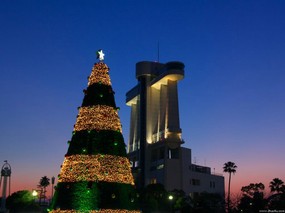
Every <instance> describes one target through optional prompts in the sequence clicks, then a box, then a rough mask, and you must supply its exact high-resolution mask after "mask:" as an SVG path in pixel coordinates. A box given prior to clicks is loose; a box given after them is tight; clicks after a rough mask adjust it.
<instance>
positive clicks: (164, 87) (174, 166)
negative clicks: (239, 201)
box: [126, 61, 224, 195]
mask: <svg viewBox="0 0 285 213" xmlns="http://www.w3.org/2000/svg"><path fill="white" fill-rule="evenodd" d="M136 78H137V80H138V84H137V85H136V86H135V87H133V88H132V89H131V90H130V91H128V92H127V94H126V104H127V105H128V106H130V107H131V121H130V135H129V143H128V156H129V159H130V161H131V164H132V173H133V175H134V178H135V182H136V185H137V186H138V187H141V188H142V187H144V186H146V185H148V184H152V183H161V184H163V185H164V187H165V189H166V190H169V191H171V190H173V189H179V190H180V189H181V190H183V191H184V192H186V193H187V194H190V195H194V194H195V193H200V192H203V191H206V192H209V193H220V194H221V195H223V194H224V178H223V176H221V175H217V174H215V175H213V174H212V173H211V168H209V167H206V166H200V165H196V164H192V162H191V149H189V148H185V147H182V144H183V143H184V141H183V140H182V130H181V128H180V121H179V107H178V89H177V86H178V82H179V81H180V80H182V79H183V78H184V64H183V63H181V62H168V63H165V64H162V63H157V62H147V61H142V62H138V63H137V64H136Z"/></svg>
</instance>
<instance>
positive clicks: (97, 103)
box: [50, 50, 140, 213]
mask: <svg viewBox="0 0 285 213" xmlns="http://www.w3.org/2000/svg"><path fill="white" fill-rule="evenodd" d="M97 54H98V55H97V58H98V59H99V60H100V61H99V62H98V63H95V64H94V66H93V68H92V72H91V74H90V76H89V77H88V87H87V89H85V90H84V95H85V96H84V99H83V103H82V106H81V107H79V108H78V115H77V118H76V122H75V125H74V129H73V136H72V139H71V140H70V141H69V142H68V144H69V148H68V152H67V153H68V154H66V155H65V158H64V161H63V164H62V165H61V169H60V174H59V175H58V184H57V187H56V192H55V195H54V199H53V201H52V205H51V209H52V210H51V211H50V213H139V212H140V211H138V210H137V207H136V201H135V200H136V192H135V191H134V179H133V176H132V173H131V165H130V162H129V160H128V158H127V155H126V150H125V143H124V141H123V137H122V126H121V122H120V119H119V115H118V109H119V108H118V107H116V105H115V101H114V91H113V90H112V87H111V80H110V76H109V67H108V66H107V65H106V64H105V63H104V62H103V60H104V53H103V51H102V50H99V51H98V52H97ZM104 142H105V143H104ZM100 146H109V147H106V148H104V149H102V148H100Z"/></svg>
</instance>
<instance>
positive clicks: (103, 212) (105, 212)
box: [50, 209, 140, 213]
mask: <svg viewBox="0 0 285 213" xmlns="http://www.w3.org/2000/svg"><path fill="white" fill-rule="evenodd" d="M83 212H84V213H140V211H137V210H126V209H100V210H90V211H80V210H60V209H57V210H52V211H50V213H83Z"/></svg>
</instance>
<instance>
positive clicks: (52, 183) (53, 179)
mask: <svg viewBox="0 0 285 213" xmlns="http://www.w3.org/2000/svg"><path fill="white" fill-rule="evenodd" d="M54 181H55V177H54V176H53V177H52V178H51V199H52V198H53V188H54V187H53V185H54Z"/></svg>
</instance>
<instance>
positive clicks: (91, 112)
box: [74, 105, 122, 132]
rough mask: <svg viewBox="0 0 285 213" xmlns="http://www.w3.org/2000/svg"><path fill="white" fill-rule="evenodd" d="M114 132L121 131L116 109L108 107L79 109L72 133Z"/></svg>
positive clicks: (97, 106) (98, 106) (99, 106)
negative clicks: (91, 131) (89, 131)
mask: <svg viewBox="0 0 285 213" xmlns="http://www.w3.org/2000/svg"><path fill="white" fill-rule="evenodd" d="M81 130H114V131H120V132H121V131H122V126H121V123H120V119H119V116H118V112H117V109H114V108H113V107H110V106H102V105H96V106H90V107H80V108H79V113H78V117H77V120H76V124H75V126H74V131H81Z"/></svg>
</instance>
